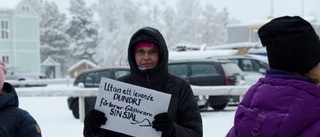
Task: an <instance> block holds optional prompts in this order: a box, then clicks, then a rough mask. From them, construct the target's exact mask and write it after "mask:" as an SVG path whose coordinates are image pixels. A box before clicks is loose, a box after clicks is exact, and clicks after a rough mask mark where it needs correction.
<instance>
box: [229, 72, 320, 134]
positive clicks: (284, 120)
mask: <svg viewBox="0 0 320 137" xmlns="http://www.w3.org/2000/svg"><path fill="white" fill-rule="evenodd" d="M226 136H227V137H320V87H319V86H317V85H316V84H315V83H314V82H313V81H311V80H310V79H308V78H305V77H302V76H297V75H294V74H292V73H288V72H286V71H280V70H272V69H270V70H267V73H266V77H265V78H261V79H260V80H259V81H258V82H257V83H256V84H255V85H253V86H252V87H250V89H249V90H248V92H247V93H246V95H245V96H244V98H243V100H242V101H241V103H240V104H239V106H238V109H237V111H236V114H235V120H234V126H233V127H232V128H231V129H230V131H229V133H228V134H227V135H226Z"/></svg>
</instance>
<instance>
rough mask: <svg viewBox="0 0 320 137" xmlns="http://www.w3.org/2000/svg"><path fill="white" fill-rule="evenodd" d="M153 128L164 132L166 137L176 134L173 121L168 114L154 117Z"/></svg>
mask: <svg viewBox="0 0 320 137" xmlns="http://www.w3.org/2000/svg"><path fill="white" fill-rule="evenodd" d="M152 128H154V129H156V131H162V133H163V134H165V135H171V134H173V133H174V127H173V121H172V119H171V118H170V117H169V115H168V113H166V112H165V113H160V114H157V115H156V116H154V121H153V122H152Z"/></svg>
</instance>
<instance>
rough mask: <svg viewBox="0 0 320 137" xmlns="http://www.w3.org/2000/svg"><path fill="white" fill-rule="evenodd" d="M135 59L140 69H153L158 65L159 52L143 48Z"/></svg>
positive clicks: (136, 52)
mask: <svg viewBox="0 0 320 137" xmlns="http://www.w3.org/2000/svg"><path fill="white" fill-rule="evenodd" d="M135 59H136V63H137V65H138V66H139V67H142V68H145V69H151V68H154V67H156V66H157V65H158V60H159V52H158V50H156V49H154V48H151V47H141V48H139V49H137V50H136V51H135Z"/></svg>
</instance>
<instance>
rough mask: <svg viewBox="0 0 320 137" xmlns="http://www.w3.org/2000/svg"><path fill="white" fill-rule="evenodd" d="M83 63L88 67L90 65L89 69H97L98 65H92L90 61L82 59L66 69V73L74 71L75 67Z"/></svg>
mask: <svg viewBox="0 0 320 137" xmlns="http://www.w3.org/2000/svg"><path fill="white" fill-rule="evenodd" d="M85 63H86V64H88V65H90V66H91V67H94V68H98V67H99V66H98V65H96V64H94V63H93V62H91V61H90V60H86V59H83V60H81V61H79V62H78V63H76V64H75V65H73V66H71V67H70V68H69V69H68V72H70V71H72V70H74V69H76V68H77V67H79V66H80V65H82V64H85Z"/></svg>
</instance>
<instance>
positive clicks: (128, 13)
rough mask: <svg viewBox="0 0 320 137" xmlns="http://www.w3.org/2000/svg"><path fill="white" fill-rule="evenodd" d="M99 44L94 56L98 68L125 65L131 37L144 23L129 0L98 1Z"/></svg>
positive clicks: (140, 13) (136, 8) (138, 10)
mask: <svg viewBox="0 0 320 137" xmlns="http://www.w3.org/2000/svg"><path fill="white" fill-rule="evenodd" d="M98 13H99V19H100V26H101V38H102V40H101V42H100V43H99V46H98V47H97V50H96V51H97V54H96V55H95V56H94V59H95V61H96V62H99V65H100V66H110V65H119V64H125V63H126V62H127V47H128V44H129V40H130V37H131V35H132V34H133V33H134V31H136V30H137V29H138V28H139V27H141V26H142V25H141V24H142V23H141V22H142V21H145V20H144V19H143V16H142V11H140V9H139V7H137V6H136V4H135V3H133V2H132V1H131V0H99V8H98Z"/></svg>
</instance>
